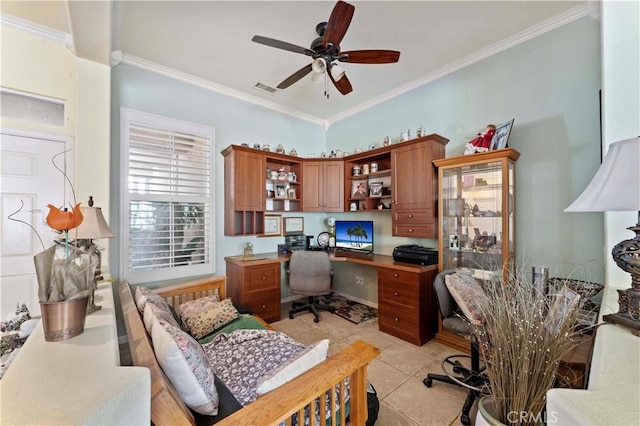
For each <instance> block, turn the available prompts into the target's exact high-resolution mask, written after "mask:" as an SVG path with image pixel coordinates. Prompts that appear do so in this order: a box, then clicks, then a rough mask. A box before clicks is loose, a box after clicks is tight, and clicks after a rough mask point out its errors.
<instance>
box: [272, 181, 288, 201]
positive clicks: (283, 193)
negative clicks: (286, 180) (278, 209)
mask: <svg viewBox="0 0 640 426" xmlns="http://www.w3.org/2000/svg"><path fill="white" fill-rule="evenodd" d="M275 191H276V198H287V185H278V184H276V185H275Z"/></svg>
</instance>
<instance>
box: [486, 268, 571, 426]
mask: <svg viewBox="0 0 640 426" xmlns="http://www.w3.org/2000/svg"><path fill="white" fill-rule="evenodd" d="M483 289H484V296H481V297H478V299H477V300H476V302H477V306H478V309H479V311H480V312H481V314H482V317H483V320H482V324H480V325H473V334H474V336H475V338H476V339H477V342H478V346H479V350H480V354H481V357H482V358H483V359H484V361H485V363H486V365H487V369H486V373H487V375H488V377H489V381H490V390H489V394H490V395H491V396H492V397H493V399H494V401H493V404H494V405H493V406H494V409H495V412H494V413H493V414H494V415H495V416H496V419H498V420H500V421H501V422H502V423H503V424H506V425H512V424H528V423H529V422H531V423H536V422H537V421H538V420H539V419H540V418H541V417H540V413H541V412H542V409H543V408H544V405H545V402H546V392H547V390H549V389H550V388H551V387H552V386H553V384H554V380H555V379H556V373H557V371H558V365H559V363H560V360H561V359H562V358H563V356H565V355H566V354H567V353H568V352H569V351H570V350H571V349H572V348H573V347H575V346H576V345H577V344H578V343H579V340H578V338H579V335H580V332H579V331H578V330H577V326H578V324H579V321H578V318H579V315H578V314H579V308H580V305H581V301H580V297H579V296H578V295H576V294H575V293H573V292H570V291H567V289H566V287H564V286H562V287H561V288H560V291H557V292H555V293H553V294H549V295H546V294H543V293H542V292H540V291H538V290H535V289H533V288H532V287H531V284H530V283H529V282H528V280H527V278H526V276H525V274H524V272H523V271H521V270H518V271H516V272H512V273H509V275H508V276H507V277H506V278H505V279H504V280H503V279H501V277H498V278H494V279H491V280H489V281H485V282H484V284H483ZM509 413H512V414H509ZM513 413H518V414H517V415H514V414H513ZM520 413H527V414H528V415H525V416H522V415H520Z"/></svg>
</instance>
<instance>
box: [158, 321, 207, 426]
mask: <svg viewBox="0 0 640 426" xmlns="http://www.w3.org/2000/svg"><path fill="white" fill-rule="evenodd" d="M151 340H152V342H153V351H154V352H155V355H156V358H157V359H158V363H159V364H160V366H161V367H162V370H163V371H164V374H166V375H167V377H168V378H169V380H170V381H171V383H172V384H173V387H174V388H175V389H176V391H177V392H178V394H179V395H180V397H181V398H182V400H183V401H184V403H185V404H187V405H188V406H189V407H190V408H191V409H193V410H194V411H196V412H198V413H200V414H205V415H209V416H215V415H217V414H218V404H219V397H218V391H217V389H216V387H215V383H214V375H213V370H212V369H211V365H210V364H209V360H208V359H207V356H206V355H205V353H204V350H203V349H202V346H200V344H198V342H196V341H195V340H193V337H191V336H189V335H188V334H187V333H185V332H184V331H182V330H181V329H180V328H179V327H176V326H174V325H171V324H169V323H167V322H164V321H160V320H157V322H156V323H155V324H154V325H153V326H152V328H151Z"/></svg>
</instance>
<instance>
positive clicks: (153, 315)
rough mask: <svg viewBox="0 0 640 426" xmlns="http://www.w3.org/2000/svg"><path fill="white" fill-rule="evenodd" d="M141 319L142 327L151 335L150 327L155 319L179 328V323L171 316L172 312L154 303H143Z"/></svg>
mask: <svg viewBox="0 0 640 426" xmlns="http://www.w3.org/2000/svg"><path fill="white" fill-rule="evenodd" d="M142 320H143V322H144V328H145V329H146V330H147V333H149V335H151V329H152V328H153V325H154V323H156V322H157V321H164V322H166V323H169V324H171V325H173V326H175V327H178V328H180V324H178V322H177V321H176V319H175V318H174V317H173V314H172V313H171V312H170V311H167V310H165V309H163V308H161V307H159V306H157V305H156V304H155V303H147V304H146V305H145V307H144V314H143V315H142Z"/></svg>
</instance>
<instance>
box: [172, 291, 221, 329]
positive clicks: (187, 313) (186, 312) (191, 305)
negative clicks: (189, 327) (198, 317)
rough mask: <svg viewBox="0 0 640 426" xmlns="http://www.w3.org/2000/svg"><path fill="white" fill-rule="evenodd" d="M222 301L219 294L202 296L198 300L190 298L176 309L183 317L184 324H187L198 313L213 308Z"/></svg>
mask: <svg viewBox="0 0 640 426" xmlns="http://www.w3.org/2000/svg"><path fill="white" fill-rule="evenodd" d="M218 302H220V296H218V295H217V294H214V295H211V296H206V297H201V298H199V299H196V300H189V301H188V302H184V303H182V304H180V306H178V309H177V310H176V312H177V314H178V315H179V316H180V318H181V319H182V322H183V324H185V325H186V324H187V320H188V319H189V318H191V317H192V316H194V315H195V314H197V313H200V312H202V311H204V310H206V309H209V308H213V307H214V306H216V305H217V303H218Z"/></svg>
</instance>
